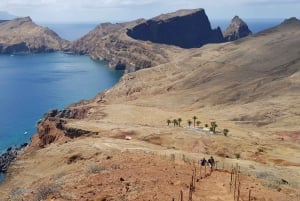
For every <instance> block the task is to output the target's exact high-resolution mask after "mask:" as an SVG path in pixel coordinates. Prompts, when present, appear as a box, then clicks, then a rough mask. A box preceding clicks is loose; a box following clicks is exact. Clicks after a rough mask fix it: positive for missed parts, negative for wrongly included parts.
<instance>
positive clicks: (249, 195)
mask: <svg viewBox="0 0 300 201" xmlns="http://www.w3.org/2000/svg"><path fill="white" fill-rule="evenodd" d="M249 201H251V189H249Z"/></svg>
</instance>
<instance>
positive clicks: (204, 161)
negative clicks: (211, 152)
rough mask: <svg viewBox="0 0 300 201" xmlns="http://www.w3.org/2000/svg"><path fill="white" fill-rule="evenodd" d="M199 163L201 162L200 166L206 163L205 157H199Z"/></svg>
mask: <svg viewBox="0 0 300 201" xmlns="http://www.w3.org/2000/svg"><path fill="white" fill-rule="evenodd" d="M200 164H201V166H205V165H206V159H205V158H203V159H201V160H200Z"/></svg>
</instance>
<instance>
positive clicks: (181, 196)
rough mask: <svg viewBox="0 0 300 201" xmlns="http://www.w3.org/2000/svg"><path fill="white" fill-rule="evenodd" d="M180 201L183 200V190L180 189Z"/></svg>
mask: <svg viewBox="0 0 300 201" xmlns="http://www.w3.org/2000/svg"><path fill="white" fill-rule="evenodd" d="M180 201H183V191H182V190H180Z"/></svg>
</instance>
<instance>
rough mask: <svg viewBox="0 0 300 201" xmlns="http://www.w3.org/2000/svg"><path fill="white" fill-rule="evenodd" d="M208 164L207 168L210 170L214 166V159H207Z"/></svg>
mask: <svg viewBox="0 0 300 201" xmlns="http://www.w3.org/2000/svg"><path fill="white" fill-rule="evenodd" d="M208 164H209V167H210V168H211V170H212V169H213V168H214V166H215V159H214V157H212V156H211V157H210V159H208Z"/></svg>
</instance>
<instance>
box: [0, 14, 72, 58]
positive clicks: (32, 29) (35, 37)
mask: <svg viewBox="0 0 300 201" xmlns="http://www.w3.org/2000/svg"><path fill="white" fill-rule="evenodd" d="M68 45H69V43H68V42H67V41H66V40H63V39H61V38H60V37H59V36H58V35H57V34H56V33H55V32H53V31H52V30H50V29H49V28H44V27H41V26H38V25H36V24H35V23H34V22H33V21H32V20H31V18H30V17H25V18H17V19H14V20H9V21H4V22H2V23H0V53H2V54H15V53H39V52H53V51H60V50H66V49H67V47H68Z"/></svg>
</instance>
